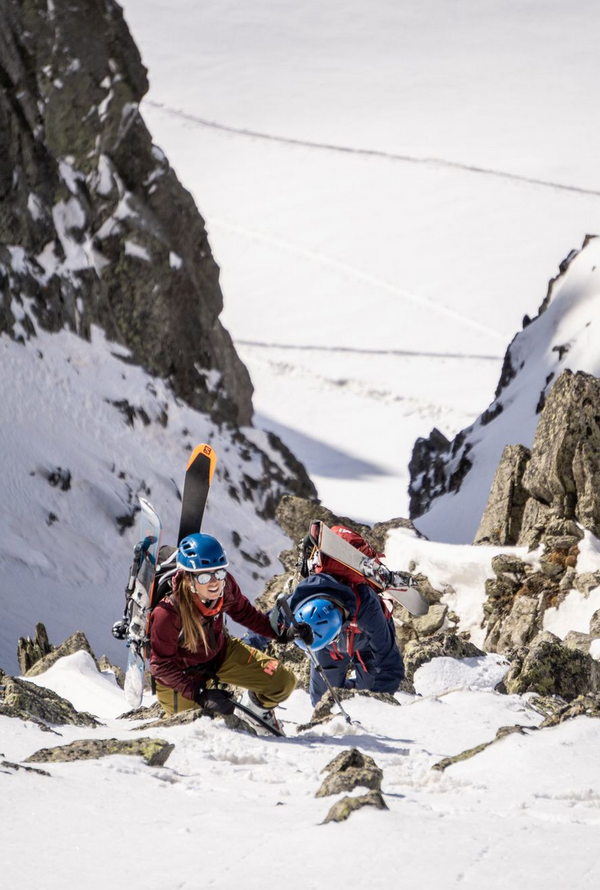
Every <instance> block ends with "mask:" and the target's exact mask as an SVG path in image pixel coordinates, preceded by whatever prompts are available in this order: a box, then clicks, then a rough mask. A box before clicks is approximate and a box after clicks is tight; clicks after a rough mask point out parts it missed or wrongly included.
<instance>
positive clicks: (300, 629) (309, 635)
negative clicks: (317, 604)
mask: <svg viewBox="0 0 600 890" xmlns="http://www.w3.org/2000/svg"><path fill="white" fill-rule="evenodd" d="M296 639H300V640H302V642H303V643H304V644H305V646H312V644H313V643H314V641H315V635H314V634H313V631H312V627H311V626H310V624H307V623H306V621H301V622H300V623H299V624H295V625H294V624H292V625H291V626H290V627H286V628H285V630H282V631H281V633H280V634H279V641H278V642H280V643H292V642H293V641H294V640H296Z"/></svg>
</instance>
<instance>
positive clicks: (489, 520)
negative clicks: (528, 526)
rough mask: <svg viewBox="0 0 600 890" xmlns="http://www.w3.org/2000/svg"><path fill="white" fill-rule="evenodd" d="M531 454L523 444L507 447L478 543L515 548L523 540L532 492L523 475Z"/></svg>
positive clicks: (481, 526) (482, 523) (486, 510)
mask: <svg viewBox="0 0 600 890" xmlns="http://www.w3.org/2000/svg"><path fill="white" fill-rule="evenodd" d="M530 457H531V452H530V451H529V449H528V448H525V447H523V445H507V446H506V448H505V449H504V451H503V452H502V458H501V460H500V464H499V465H498V469H497V470H496V475H495V477H494V482H493V484H492V490H491V492H490V496H489V499H488V502H487V507H486V508H485V512H484V514H483V517H482V519H481V522H480V524H479V528H478V530H477V534H476V535H475V540H474V542H473V543H474V544H495V545H500V546H503V545H509V546H510V545H514V544H516V543H517V540H518V538H519V532H520V531H521V523H522V521H523V512H524V510H525V503H526V501H527V498H528V496H529V495H528V493H527V492H526V490H525V489H524V488H523V474H524V472H525V468H526V467H527V464H528V462H529V459H530Z"/></svg>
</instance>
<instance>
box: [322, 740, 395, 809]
mask: <svg viewBox="0 0 600 890" xmlns="http://www.w3.org/2000/svg"><path fill="white" fill-rule="evenodd" d="M321 772H323V773H327V776H326V778H325V779H324V780H323V783H322V785H321V787H320V788H319V790H318V791H317V793H316V794H315V797H328V796H329V795H332V794H340V793H341V792H343V791H354V789H355V788H357V787H359V786H360V787H363V788H369V789H370V790H371V791H381V780H382V778H383V770H381V769H380V768H379V767H378V766H377V764H376V763H375V761H374V760H373V758H372V757H368V756H367V755H366V754H363V753H362V752H361V751H359V750H358V748H350V750H349V751H342V753H341V754H338V756H337V757H335V758H334V759H333V760H332V761H331V763H328V764H327V766H326V767H324V768H323V769H322V770H321Z"/></svg>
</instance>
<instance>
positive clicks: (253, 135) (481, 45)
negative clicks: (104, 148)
mask: <svg viewBox="0 0 600 890" xmlns="http://www.w3.org/2000/svg"><path fill="white" fill-rule="evenodd" d="M123 5H124V9H125V15H126V18H127V21H128V22H129V24H130V27H131V28H132V31H133V34H134V37H135V39H136V40H137V41H138V44H139V46H140V48H141V51H142V56H143V59H144V61H145V63H146V65H147V66H148V67H149V76H150V92H149V95H148V98H147V100H146V101H144V103H143V104H142V112H143V114H144V117H145V119H146V121H147V122H148V124H149V126H150V129H151V131H152V133H153V136H154V138H155V140H156V141H157V143H158V144H159V145H160V146H161V147H162V148H163V149H165V151H166V152H167V155H168V156H169V159H170V160H171V161H172V163H173V164H174V165H175V167H176V169H177V171H178V173H179V175H180V177H181V179H182V181H183V182H184V184H185V185H186V186H187V187H188V188H189V189H190V190H191V191H192V193H193V194H194V196H195V198H196V200H197V202H198V205H199V207H200V209H201V212H202V213H203V215H204V216H205V218H206V220H207V227H208V231H209V236H210V242H211V245H212V247H213V250H214V252H215V255H216V258H217V261H218V262H219V263H220V265H221V269H222V279H221V280H222V285H223V288H224V293H225V312H224V316H223V320H224V323H225V324H226V326H227V327H228V328H229V330H230V331H231V332H232V334H233V336H234V339H235V341H236V345H237V347H238V349H239V350H240V353H241V355H242V357H243V358H244V360H245V361H246V362H247V364H248V366H249V369H250V371H251V374H252V378H253V381H254V384H255V387H256V396H255V407H256V409H257V413H258V417H257V422H258V423H259V424H261V425H262V426H264V427H265V428H269V429H274V430H276V431H277V432H278V433H280V434H281V436H282V438H283V439H284V440H285V441H286V442H287V443H288V444H289V445H290V446H291V447H292V448H293V449H294V451H295V452H296V453H297V454H298V456H299V457H300V458H301V459H303V460H304V461H305V462H306V464H307V466H308V468H309V470H310V471H311V474H312V476H313V478H314V480H315V482H316V483H317V485H318V488H319V491H320V493H321V496H322V498H323V500H324V502H325V503H327V504H328V505H329V506H330V507H332V508H333V509H336V510H338V511H340V512H345V513H346V514H350V515H354V516H357V517H362V518H365V519H368V520H371V521H377V520H381V519H385V518H387V517H389V516H398V515H406V514H407V508H408V501H407V495H406V487H407V482H408V473H407V464H408V460H409V458H410V453H411V449H412V445H413V443H414V441H415V438H416V437H417V436H423V435H428V434H429V432H430V430H431V428H432V427H433V426H439V428H440V429H441V430H442V431H443V432H444V433H445V434H446V435H448V436H449V437H451V436H453V435H454V434H455V433H456V432H457V431H458V430H459V429H461V428H462V427H463V426H465V425H466V424H467V423H469V422H471V421H472V420H474V419H475V417H477V416H478V415H479V414H480V413H481V411H482V410H483V409H484V408H486V407H487V405H488V404H489V402H490V401H491V399H492V398H493V393H494V389H495V386H496V383H497V381H498V377H499V373H500V367H501V361H502V356H503V354H504V350H505V348H506V346H507V345H508V343H509V341H510V340H511V338H512V336H513V335H514V334H515V333H516V331H517V330H519V328H520V326H521V320H522V318H523V316H524V315H525V314H526V313H528V314H529V315H533V314H535V312H536V311H537V308H538V306H539V304H540V303H541V301H542V299H543V297H544V296H545V294H546V290H547V284H548V281H549V279H550V278H551V277H553V276H554V275H555V274H556V272H557V269H558V264H559V262H560V261H561V260H562V259H563V258H564V257H565V256H566V255H567V254H568V253H569V252H570V251H571V250H572V249H573V248H578V247H580V246H581V244H582V242H583V238H584V236H585V235H586V234H587V233H590V232H592V233H593V232H598V231H599V230H600V174H599V172H598V165H597V157H598V154H599V152H600V128H598V126H597V123H596V120H595V117H594V114H593V112H592V111H591V109H593V108H595V107H597V105H598V101H599V98H600V97H599V95H598V84H599V82H600V80H599V77H598V74H599V64H598V54H597V47H596V41H595V31H596V29H595V28H594V27H593V23H594V22H597V9H596V4H595V2H594V0H583V2H581V3H579V4H578V5H577V7H576V8H575V7H573V5H572V4H570V3H568V2H566V0H535V2H525V3H523V2H520V0H459V2H456V3H445V2H443V0H421V2H419V3H407V2H398V0H375V2H372V3H368V4H366V3H364V2H362V0H335V2H333V3H327V4H323V3H321V2H319V0H301V2H295V3H290V2H284V3H282V2H280V0H256V2H253V3H252V4H251V5H248V4H244V3H241V2H239V0H231V2H228V3H222V2H216V0H205V2H203V3H200V4H198V3H195V2H193V0H170V2H166V0H151V2H148V0H124V4H123Z"/></svg>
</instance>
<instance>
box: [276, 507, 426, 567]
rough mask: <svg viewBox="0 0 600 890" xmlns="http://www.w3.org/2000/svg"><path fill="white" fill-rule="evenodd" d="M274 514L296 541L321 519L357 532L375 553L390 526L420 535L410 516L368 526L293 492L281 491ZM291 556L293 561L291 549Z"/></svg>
mask: <svg viewBox="0 0 600 890" xmlns="http://www.w3.org/2000/svg"><path fill="white" fill-rule="evenodd" d="M276 517H277V521H278V522H279V525H280V526H281V528H282V529H283V530H284V532H285V533H286V535H288V536H289V537H290V538H291V539H292V540H293V541H295V542H296V544H297V545H299V544H301V543H302V541H303V540H304V538H305V537H306V535H307V534H308V533H309V531H310V524H311V522H313V521H320V522H324V523H325V525H328V526H329V527H330V528H331V526H333V525H344V526H346V528H351V529H352V530H353V531H356V532H358V534H359V535H362V536H363V538H364V539H365V540H366V541H368V542H369V544H370V545H371V547H373V548H374V549H375V550H376V551H377V552H378V553H383V551H384V549H385V542H386V538H387V536H388V534H389V532H390V531H391V529H393V528H406V529H409V530H410V531H413V532H414V533H415V534H416V535H418V536H419V537H422V535H420V534H419V532H417V530H416V529H415V527H414V525H413V524H412V522H411V521H410V519H402V518H395V519H389V520H388V521H387V522H378V523H376V524H375V525H374V526H373V527H371V526H370V525H365V524H364V523H361V522H356V520H354V519H351V518H350V517H349V516H340V515H339V514H337V513H333V512H332V511H331V510H329V509H328V508H327V507H325V506H323V505H322V504H320V503H318V502H316V501H314V500H309V499H307V498H303V497H294V496H293V495H284V496H283V497H282V498H281V500H280V501H279V504H278V506H277V511H276ZM293 557H294V564H295V559H296V554H295V553H294V554H293Z"/></svg>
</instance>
